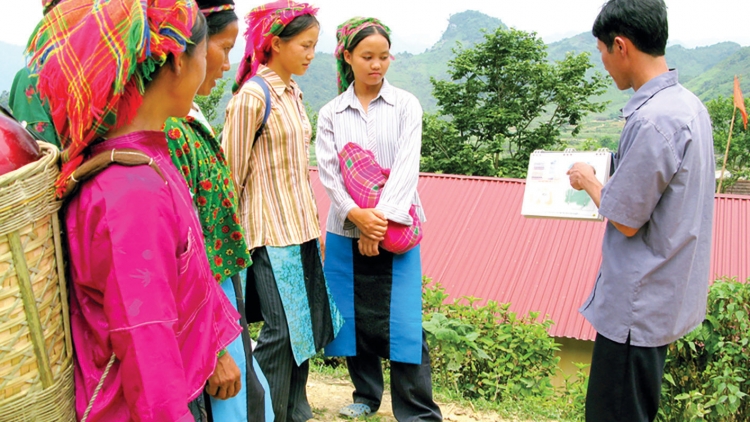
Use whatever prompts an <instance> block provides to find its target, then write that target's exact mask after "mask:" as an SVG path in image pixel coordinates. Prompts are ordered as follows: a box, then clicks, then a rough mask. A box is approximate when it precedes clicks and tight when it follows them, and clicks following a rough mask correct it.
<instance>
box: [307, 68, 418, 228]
mask: <svg viewBox="0 0 750 422" xmlns="http://www.w3.org/2000/svg"><path fill="white" fill-rule="evenodd" d="M349 142H354V143H356V144H358V145H360V146H361V147H362V148H365V149H367V150H370V151H372V152H373V153H374V154H375V159H376V160H377V162H378V164H380V166H381V167H383V168H389V169H391V174H390V176H389V177H388V181H387V182H386V183H385V186H384V187H383V190H382V191H381V193H380V201H379V202H378V205H377V206H376V207H375V209H377V210H380V211H382V212H383V214H385V217H386V218H387V219H388V220H391V221H395V222H397V223H401V224H406V225H411V224H412V218H411V216H410V215H409V208H411V205H412V204H416V205H417V214H418V215H419V218H420V220H422V221H425V216H424V212H423V211H422V207H421V202H420V200H419V194H418V193H417V183H418V182H419V158H420V151H421V148H422V107H421V106H420V105H419V100H417V97H415V96H414V95H412V94H410V93H408V92H406V91H404V90H403V89H399V88H396V87H394V86H393V85H391V84H389V83H388V81H386V80H385V79H384V80H383V86H382V87H381V88H380V93H379V94H378V96H377V97H375V99H373V100H372V101H370V104H369V105H368V108H367V111H366V112H365V111H364V108H363V107H362V104H361V103H360V102H359V99H358V98H357V96H356V95H355V94H354V84H352V85H350V86H349V89H347V90H346V91H345V92H344V93H342V94H341V95H339V96H338V97H336V98H334V99H333V101H331V102H329V103H328V104H326V105H325V106H324V107H323V108H322V109H321V110H320V113H319V115H318V134H317V138H316V140H315V151H316V155H317V158H318V169H319V171H320V181H321V183H322V184H323V186H325V188H326V192H328V196H329V197H330V198H331V209H330V211H329V212H328V221H327V222H326V230H327V231H329V232H331V233H334V234H338V235H340V236H346V237H354V238H357V237H359V229H357V228H356V227H355V226H354V225H353V224H352V223H351V222H350V221H349V220H348V219H347V216H348V215H349V212H350V211H351V210H352V209H354V208H356V207H357V205H356V204H355V203H354V201H353V200H352V198H351V196H350V195H349V192H347V190H346V187H345V186H344V179H343V177H342V176H341V169H340V167H339V161H338V152H339V151H341V150H342V149H343V148H344V145H346V144H347V143H349Z"/></svg>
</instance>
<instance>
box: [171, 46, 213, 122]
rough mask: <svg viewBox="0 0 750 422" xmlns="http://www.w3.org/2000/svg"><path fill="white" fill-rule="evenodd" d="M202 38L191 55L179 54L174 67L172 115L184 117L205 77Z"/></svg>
mask: <svg viewBox="0 0 750 422" xmlns="http://www.w3.org/2000/svg"><path fill="white" fill-rule="evenodd" d="M207 44H208V43H207V41H206V40H205V39H204V40H203V41H201V42H200V43H199V44H197V45H196V46H195V49H194V50H193V53H192V55H187V54H185V53H182V54H180V57H179V59H178V60H179V66H175V67H174V70H173V72H174V75H173V77H174V84H173V88H172V95H171V97H172V98H173V99H174V103H173V105H174V110H173V111H172V112H171V114H170V115H171V116H173V117H185V116H187V114H188V113H189V112H190V108H191V107H192V105H193V98H195V94H196V93H197V91H198V88H199V87H200V86H201V84H203V81H204V80H205V79H206V48H207Z"/></svg>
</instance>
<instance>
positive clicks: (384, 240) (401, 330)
mask: <svg viewBox="0 0 750 422" xmlns="http://www.w3.org/2000/svg"><path fill="white" fill-rule="evenodd" d="M389 34H390V31H389V29H388V27H386V26H385V25H383V24H382V23H381V22H380V21H379V20H377V19H374V18H353V19H350V20H348V21H346V22H344V23H343V24H342V25H340V26H339V27H338V31H337V33H336V38H337V40H338V45H337V48H336V52H335V53H334V55H335V58H336V60H337V64H338V85H339V94H340V95H339V96H338V97H336V98H335V99H334V100H333V101H331V102H330V103H328V104H326V105H325V106H324V107H323V108H322V109H321V110H320V114H319V116H318V132H317V139H316V142H315V147H316V153H317V159H318V169H319V171H320V180H321V183H322V184H323V186H324V187H325V188H326V191H327V193H328V196H329V198H330V199H331V209H330V211H329V213H328V221H327V223H326V230H327V231H328V233H327V234H326V244H327V258H326V262H325V275H326V279H327V280H328V282H329V283H330V285H331V291H332V292H333V295H334V298H335V299H336V304H337V305H338V306H339V307H340V308H341V312H342V314H343V315H344V317H345V318H346V323H345V324H344V327H343V328H342V329H341V332H340V333H339V335H338V337H336V339H335V340H334V341H333V342H332V343H331V344H330V345H328V346H327V347H326V354H327V355H331V356H346V357H347V358H346V362H347V367H348V369H349V375H350V376H351V378H352V382H353V383H354V388H355V391H354V394H353V398H354V403H353V404H350V405H348V406H346V407H344V408H342V409H341V410H340V413H341V414H342V415H344V416H349V417H360V416H366V415H369V414H371V413H374V412H376V411H377V410H378V408H379V407H380V402H381V399H382V395H383V373H382V366H381V362H380V359H381V358H386V359H390V361H391V396H392V397H393V413H394V415H395V416H396V419H397V420H399V421H402V422H403V421H439V420H442V416H441V414H440V409H439V408H438V406H437V404H436V403H435V402H434V400H433V399H432V382H431V370H430V355H429V351H428V348H427V341H426V337H425V334H424V332H423V330H422V300H421V297H422V265H421V259H420V252H419V246H418V242H419V239H420V238H421V221H424V213H423V212H422V208H421V206H420V205H421V204H420V200H419V195H418V194H417V182H418V180H419V157H420V148H421V143H422V108H421V107H420V105H419V101H418V100H417V98H416V97H415V96H414V95H412V94H410V93H408V92H406V91H404V90H401V89H399V88H396V87H394V86H392V85H390V84H389V83H388V81H387V80H386V79H385V74H386V72H387V71H388V67H389V65H390V61H391V53H390V47H391V41H390V35H389Z"/></svg>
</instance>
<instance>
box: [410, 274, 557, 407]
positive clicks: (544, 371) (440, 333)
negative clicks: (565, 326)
mask: <svg viewBox="0 0 750 422" xmlns="http://www.w3.org/2000/svg"><path fill="white" fill-rule="evenodd" d="M428 282H429V280H428ZM446 299H447V295H446V294H445V289H444V288H442V287H441V286H440V285H439V284H437V285H435V286H431V287H430V288H426V289H425V292H424V315H425V320H424V324H423V326H424V329H425V331H426V332H427V336H428V341H429V343H430V345H431V359H432V373H433V374H434V378H435V381H436V382H437V383H440V384H441V385H443V386H445V387H449V388H453V389H454V390H455V391H456V392H457V393H459V394H461V396H463V397H464V398H466V399H478V398H483V399H485V400H489V401H497V400H507V399H514V400H515V399H518V398H523V397H532V396H533V397H550V396H553V395H554V393H555V389H554V387H553V386H552V383H551V378H552V377H553V376H554V374H555V372H556V370H557V368H558V362H559V360H560V358H559V357H557V356H555V352H556V351H557V350H559V348H558V346H559V345H558V344H557V343H555V341H554V339H553V338H552V337H550V335H549V334H548V333H547V329H548V328H549V327H550V326H551V325H552V321H550V320H549V319H546V318H544V319H542V320H541V321H539V314H538V313H535V312H530V313H529V315H528V316H525V317H519V316H517V315H516V314H515V313H513V312H510V311H509V308H510V304H498V303H496V302H493V301H489V302H487V304H486V305H484V306H477V305H476V302H477V301H478V299H476V298H471V297H464V298H460V299H458V300H455V301H453V302H452V303H447V304H446V303H443V302H445V300H446Z"/></svg>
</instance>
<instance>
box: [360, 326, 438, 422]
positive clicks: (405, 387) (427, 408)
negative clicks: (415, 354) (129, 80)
mask: <svg viewBox="0 0 750 422" xmlns="http://www.w3.org/2000/svg"><path fill="white" fill-rule="evenodd" d="M346 364H347V367H348V369H349V375H350V376H351V378H352V383H353V384H354V393H353V394H352V397H353V399H354V402H355V403H364V404H366V405H368V406H370V409H372V411H373V412H375V411H377V410H378V409H379V408H380V402H381V400H382V398H383V367H382V365H381V362H380V357H379V356H377V355H375V354H373V353H370V352H367V351H363V350H361V349H360V350H359V351H358V352H357V356H352V357H348V358H346ZM391 397H392V405H393V415H394V416H396V420H397V421H399V422H417V421H442V420H443V416H442V414H441V413H440V408H439V407H438V405H437V404H436V403H435V401H434V400H433V399H432V373H431V369H430V353H429V349H428V348H427V337H426V336H425V333H424V332H422V363H421V364H419V365H414V364H409V363H401V362H394V361H391Z"/></svg>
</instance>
